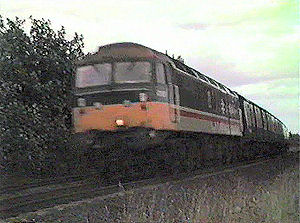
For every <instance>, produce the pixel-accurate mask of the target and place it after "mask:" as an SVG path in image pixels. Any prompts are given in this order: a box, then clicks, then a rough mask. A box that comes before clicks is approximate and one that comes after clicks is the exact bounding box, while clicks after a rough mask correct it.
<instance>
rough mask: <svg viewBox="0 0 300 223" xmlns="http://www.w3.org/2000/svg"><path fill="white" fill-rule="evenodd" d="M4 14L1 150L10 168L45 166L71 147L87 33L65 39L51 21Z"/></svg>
mask: <svg viewBox="0 0 300 223" xmlns="http://www.w3.org/2000/svg"><path fill="white" fill-rule="evenodd" d="M29 21H30V24H31V26H30V31H29V32H26V31H25V30H24V23H25V20H21V19H19V18H17V17H16V18H15V19H14V20H10V19H6V22H5V21H4V20H3V18H2V17H1V16H0V46H1V47H0V92H1V93H0V141H1V143H0V152H1V155H2V156H1V157H2V161H3V160H4V161H5V162H6V164H8V163H10V164H11V165H10V167H11V168H12V167H17V166H20V167H22V168H23V167H24V166H26V167H30V168H31V169H32V170H41V169H43V168H45V167H49V166H51V165H53V162H55V160H57V159H59V156H62V155H63V154H64V151H65V150H66V149H67V147H68V139H69V136H70V133H71V131H70V127H71V126H70V125H71V109H70V107H71V104H70V103H71V81H72V74H73V73H74V61H75V60H77V59H79V58H80V57H82V56H83V52H82V48H83V37H82V35H78V34H77V33H75V36H74V37H73V38H72V39H71V40H67V39H66V31H65V28H64V27H61V29H60V30H58V31H54V30H53V29H52V28H51V22H50V21H49V20H45V19H42V20H37V19H34V18H32V17H30V18H29Z"/></svg>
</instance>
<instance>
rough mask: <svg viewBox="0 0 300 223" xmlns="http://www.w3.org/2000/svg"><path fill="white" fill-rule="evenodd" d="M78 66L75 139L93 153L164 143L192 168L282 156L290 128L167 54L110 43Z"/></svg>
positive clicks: (74, 86)
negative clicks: (203, 163)
mask: <svg viewBox="0 0 300 223" xmlns="http://www.w3.org/2000/svg"><path fill="white" fill-rule="evenodd" d="M76 66H77V69H76V74H75V75H74V80H73V93H74V97H73V108H72V113H73V114H72V116H73V127H74V134H75V135H85V136H86V137H87V139H88V140H87V142H88V143H89V144H90V145H91V147H90V148H94V150H95V148H96V150H101V151H103V150H108V153H111V151H112V149H111V148H118V149H115V150H118V151H119V156H120V155H122V154H123V155H124V153H125V152H124V151H129V150H139V149H140V150H143V151H144V152H143V153H144V154H145V150H146V151H147V148H153V147H155V145H162V144H167V143H169V144H168V146H167V150H168V152H167V154H169V155H170V154H173V153H176V154H179V155H178V156H181V157H182V156H183V157H186V156H185V154H183V153H192V154H194V155H193V157H192V159H193V160H194V161H195V162H196V163H197V162H200V160H202V159H204V158H203V157H206V160H208V159H210V160H211V159H214V158H220V157H221V158H222V159H224V157H225V159H226V160H227V159H228V156H229V158H230V159H231V158H234V159H240V158H241V157H243V158H247V157H250V156H251V157H255V156H257V155H262V154H271V153H280V152H282V151H284V150H285V147H286V140H287V139H288V129H287V127H286V126H285V125H284V124H283V123H282V122H281V121H280V120H279V119H278V118H276V117H275V116H274V115H272V114H271V113H270V112H268V111H267V110H266V109H264V108H262V107H260V106H258V105H257V104H255V103H254V102H252V101H250V100H248V99H246V98H245V97H243V96H242V95H240V94H238V93H237V92H235V91H233V90H231V89H230V88H228V87H226V86H225V85H223V84H221V83H219V82H218V81H216V80H214V79H212V78H210V77H209V76H207V75H205V74H203V73H201V72H199V71H197V70H196V69H193V68H191V67H189V66H187V65H186V64H185V63H184V62H183V61H182V60H180V59H175V58H174V57H171V56H169V55H167V54H166V53H165V54H164V53H161V52H158V51H156V50H154V49H151V48H149V47H146V46H143V45H140V44H137V43H131V42H123V43H114V44H109V45H104V46H101V47H99V50H98V51H97V52H96V53H94V54H90V55H88V56H86V57H85V58H84V59H82V60H79V61H77V62H76ZM170 142H173V143H172V144H170ZM178 145H180V146H178ZM182 145H186V147H188V148H186V149H182ZM124 147H126V148H127V150H124ZM107 148H110V149H107ZM189 148H193V149H189ZM150 150H151V149H149V151H150ZM182 150H183V151H182ZM157 153H158V154H160V153H162V152H161V151H155V152H154V153H153V152H152V155H153V154H157ZM224 154H225V155H224ZM228 154H229V155H228ZM171 157H173V156H171ZM201 157H202V158H201ZM173 158H174V157H173ZM186 159H189V158H186ZM170 162H172V159H171V160H170Z"/></svg>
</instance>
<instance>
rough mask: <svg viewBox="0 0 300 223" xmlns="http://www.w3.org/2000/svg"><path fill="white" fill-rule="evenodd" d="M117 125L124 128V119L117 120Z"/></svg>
mask: <svg viewBox="0 0 300 223" xmlns="http://www.w3.org/2000/svg"><path fill="white" fill-rule="evenodd" d="M116 124H117V126H123V125H124V120H122V119H117V120H116Z"/></svg>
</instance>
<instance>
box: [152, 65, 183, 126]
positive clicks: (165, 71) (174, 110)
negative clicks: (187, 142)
mask: <svg viewBox="0 0 300 223" xmlns="http://www.w3.org/2000/svg"><path fill="white" fill-rule="evenodd" d="M155 70H156V94H157V96H160V97H161V99H162V98H164V97H163V96H164V94H163V93H164V91H165V90H166V95H165V96H166V97H165V101H164V102H165V103H168V104H169V113H170V120H171V121H172V122H174V123H179V121H180V110H179V104H180V98H179V87H178V86H177V85H175V84H173V83H172V80H171V70H170V67H169V66H168V65H166V64H163V63H156V69H155Z"/></svg>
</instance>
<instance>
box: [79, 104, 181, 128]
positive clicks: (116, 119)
mask: <svg viewBox="0 0 300 223" xmlns="http://www.w3.org/2000/svg"><path fill="white" fill-rule="evenodd" d="M172 110H173V109H171V108H170V105H169V104H167V103H159V102H146V103H143V102H139V103H132V104H130V105H122V104H116V105H103V106H101V108H96V107H93V106H90V107H76V108H74V109H73V119H74V120H73V121H74V128H75V132H77V133H78V132H86V131H89V130H99V131H117V130H119V129H122V130H124V129H129V128H132V127H143V128H149V129H155V130H176V125H175V123H174V122H172V120H171V119H172Z"/></svg>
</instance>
